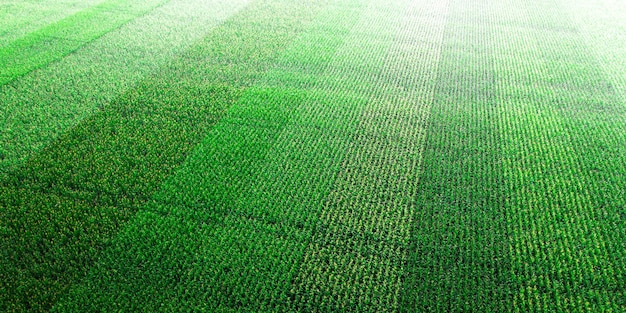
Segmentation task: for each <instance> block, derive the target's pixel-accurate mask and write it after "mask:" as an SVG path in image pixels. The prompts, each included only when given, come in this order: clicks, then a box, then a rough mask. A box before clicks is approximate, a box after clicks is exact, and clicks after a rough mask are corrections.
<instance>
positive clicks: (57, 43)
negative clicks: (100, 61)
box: [0, 0, 169, 86]
mask: <svg viewBox="0 0 626 313" xmlns="http://www.w3.org/2000/svg"><path fill="white" fill-rule="evenodd" d="M168 1H169V0H147V1H130V0H108V1H105V2H102V3H99V4H98V5H95V6H92V7H89V8H87V9H85V10H83V11H80V12H78V13H76V14H73V15H71V16H69V17H67V18H64V19H62V20H60V21H58V22H56V23H53V24H51V25H48V26H46V27H44V28H42V29H40V30H38V31H35V32H32V33H30V34H28V35H26V36H24V37H22V38H20V39H18V40H15V41H13V42H11V43H10V44H9V45H7V46H4V47H2V48H0V86H3V85H5V84H7V83H9V82H11V81H13V80H15V79H16V78H18V77H21V76H23V75H25V74H27V73H29V72H31V71H33V70H35V69H38V68H41V67H44V66H46V65H48V64H49V63H51V62H54V61H57V60H59V59H61V58H63V57H64V56H66V55H68V54H70V53H72V52H74V51H76V50H77V49H79V48H80V47H82V46H84V45H85V44H87V43H89V42H91V41H93V40H95V39H97V38H99V37H101V36H102V35H104V34H106V33H108V32H110V31H112V30H114V29H117V28H119V27H121V26H122V25H124V24H126V23H128V22H129V21H131V20H133V19H135V18H137V17H139V16H141V15H144V14H146V13H147V12H149V11H151V10H153V9H155V8H157V7H159V6H161V5H163V4H165V3H167V2H168Z"/></svg>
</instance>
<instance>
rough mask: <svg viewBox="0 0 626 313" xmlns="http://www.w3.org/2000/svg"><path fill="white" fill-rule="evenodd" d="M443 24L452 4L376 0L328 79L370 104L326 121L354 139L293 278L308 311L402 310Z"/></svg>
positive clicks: (334, 114) (296, 304)
mask: <svg viewBox="0 0 626 313" xmlns="http://www.w3.org/2000/svg"><path fill="white" fill-rule="evenodd" d="M424 7H428V9H424ZM443 21H445V5H443V6H442V5H437V4H436V3H434V2H429V1H428V2H427V1H423V2H418V3H416V2H409V1H396V2H393V3H389V2H376V1H374V2H372V3H370V6H369V7H368V10H367V11H366V12H364V14H363V16H362V18H361V20H360V23H359V24H357V26H355V28H354V30H355V31H354V32H353V33H352V34H351V36H350V37H349V38H348V39H347V40H345V42H344V45H343V47H342V49H341V50H340V51H339V52H338V53H337V54H336V58H335V59H334V62H333V65H334V66H333V68H332V71H329V73H327V74H326V75H322V76H321V77H327V78H329V79H333V78H334V79H335V80H336V81H337V82H336V84H337V86H340V87H342V88H343V89H344V90H346V92H350V93H353V94H358V95H360V97H362V98H363V99H364V100H365V103H364V104H363V105H362V106H361V107H359V108H356V109H355V108H344V109H343V110H342V109H340V110H338V112H333V111H332V110H328V111H329V112H328V113H331V114H332V115H327V116H322V117H321V118H320V119H319V120H320V121H324V123H325V124H322V125H324V127H325V128H324V129H326V131H331V132H332V131H338V130H341V131H342V133H344V136H346V137H347V138H348V140H349V141H350V142H351V144H350V145H349V146H348V147H346V148H344V149H345V150H346V152H345V154H346V155H345V157H344V161H343V162H342V165H341V171H340V172H339V173H338V175H337V178H336V182H335V184H334V186H333V189H332V190H331V193H330V194H329V196H328V198H327V200H326V201H325V203H324V207H323V208H322V212H321V215H320V218H319V222H318V224H317V227H316V228H315V232H314V234H313V238H312V239H311V242H310V243H309V246H308V247H307V249H306V253H305V254H304V259H303V261H302V262H303V263H302V265H301V266H300V271H299V273H298V276H297V277H296V279H295V280H294V284H293V290H294V291H293V292H294V294H295V297H296V301H295V302H294V308H295V309H296V310H297V311H299V312H394V311H397V310H398V309H399V305H400V303H399V300H400V299H399V295H400V292H401V287H402V283H401V279H402V276H403V271H404V264H405V259H406V253H407V250H408V249H407V248H408V241H409V234H410V232H409V230H410V225H411V217H412V208H413V206H414V200H413V196H414V194H415V187H416V183H417V180H418V178H417V176H418V173H419V166H420V161H421V152H422V151H421V150H422V148H423V139H424V134H425V133H424V130H425V128H424V126H425V120H426V119H427V117H428V112H429V109H428V108H429V105H430V103H431V101H432V98H431V97H432V87H433V79H434V77H433V75H432V74H433V73H434V71H433V67H435V68H436V64H437V60H438V58H439V55H440V47H441V45H440V44H441V37H442V34H443V26H444V23H443ZM425 26H430V27H429V28H428V31H422V32H417V31H416V30H417V29H425ZM364 60H367V62H363V61H364ZM362 62H363V63H364V64H365V65H364V67H363V68H359V67H358V66H356V65H357V64H359V63H362ZM408 73H411V74H412V75H409V74H408ZM333 74H334V75H335V77H333ZM337 78H345V79H339V80H337ZM338 107H339V108H341V106H338ZM328 113H327V114H328ZM314 121H315V119H314ZM316 122H319V121H316ZM346 126H348V127H347V128H346ZM346 130H347V132H346Z"/></svg>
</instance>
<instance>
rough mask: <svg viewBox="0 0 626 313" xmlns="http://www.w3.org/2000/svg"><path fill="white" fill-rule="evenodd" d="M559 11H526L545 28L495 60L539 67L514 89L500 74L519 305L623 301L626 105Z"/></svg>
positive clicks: (615, 305)
mask: <svg viewBox="0 0 626 313" xmlns="http://www.w3.org/2000/svg"><path fill="white" fill-rule="evenodd" d="M562 11H564V10H563V7H561V6H559V5H556V4H554V5H551V6H545V7H544V8H543V12H544V14H547V15H548V16H550V17H549V18H548V17H541V16H537V15H535V14H532V16H534V18H535V19H537V20H533V19H532V18H531V17H530V16H531V15H530V14H529V20H531V23H537V24H540V25H544V26H545V28H546V29H547V30H546V29H544V30H540V31H537V30H533V29H528V30H525V32H524V33H523V37H524V38H527V39H528V40H527V41H525V42H524V43H523V44H524V45H525V47H526V48H525V50H524V53H520V52H519V51H517V49H515V47H512V46H511V45H512V44H513V43H514V41H513V40H508V41H504V42H502V43H501V44H500V45H501V48H499V50H501V51H503V50H504V51H508V52H507V53H500V54H499V55H502V57H501V58H500V59H499V60H498V62H497V63H496V65H497V66H498V67H501V68H508V69H513V71H518V72H522V73H524V72H525V73H528V75H529V76H532V77H534V79H533V81H532V84H529V83H527V84H526V86H524V85H522V84H520V83H519V82H518V83H517V88H516V89H515V92H511V91H510V89H509V88H508V87H507V86H509V85H512V84H513V82H512V79H510V78H506V77H503V79H502V81H501V82H499V83H498V85H499V86H500V87H499V89H500V90H501V91H500V92H501V93H503V95H506V98H505V100H504V101H502V104H503V105H502V113H501V114H502V118H501V123H502V125H503V126H502V128H503V129H504V130H506V131H503V153H504V156H505V158H504V159H503V160H504V162H505V165H506V166H505V168H506V169H507V170H506V172H505V177H507V181H508V184H507V187H506V188H507V192H508V194H510V198H509V199H508V202H507V208H508V210H509V212H510V214H511V217H510V220H509V222H508V223H509V225H510V229H511V236H512V238H513V240H512V242H511V246H510V249H511V256H512V272H513V277H514V279H515V282H516V284H517V285H518V286H517V289H518V291H516V292H515V293H514V301H515V303H516V308H515V309H516V310H517V311H521V312H524V311H536V312H541V311H545V312H553V311H572V312H598V311H621V310H623V309H624V305H625V304H624V301H623V299H624V288H625V286H624V283H623V281H624V280H623V275H624V274H623V273H624V270H625V269H626V267H625V265H624V261H623V260H624V257H623V253H624V252H623V251H624V245H623V242H624V235H625V233H624V231H623V226H621V225H623V220H622V218H621V217H620V210H621V209H620V207H623V201H624V200H623V197H620V196H619V193H620V192H621V193H622V194H623V191H618V190H617V189H618V187H617V186H619V185H622V184H621V183H620V181H621V180H622V179H623V178H622V177H621V176H623V175H622V174H620V173H623V171H624V167H623V161H620V158H621V156H620V152H619V151H620V150H623V149H622V147H623V146H624V143H625V141H624V139H626V138H624V136H623V125H620V124H621V122H620V120H622V121H623V116H624V113H625V112H624V108H623V106H621V105H619V102H620V101H619V97H620V96H619V95H618V94H616V93H615V90H613V88H610V87H609V86H610V85H611V81H610V80H608V78H607V76H606V74H605V73H603V72H601V71H600V69H601V67H600V66H598V63H597V60H596V59H595V58H593V57H590V56H593V54H592V53H591V52H590V51H589V50H587V49H585V48H584V47H585V45H584V42H583V41H582V40H581V38H580V36H579V35H578V34H577V33H576V32H564V31H563V30H574V29H576V26H575V25H574V24H573V23H572V21H571V20H569V18H568V15H562V16H560V17H559V18H555V16H557V14H556V13H557V12H562ZM511 54H514V55H516V56H517V58H511V57H510V55H511ZM520 61H523V62H520ZM520 85H521V86H520ZM524 87H525V88H524ZM613 188H615V189H613ZM616 192H617V193H618V195H617V196H616V195H615V193H616Z"/></svg>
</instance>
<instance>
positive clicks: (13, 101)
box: [0, 0, 243, 176]
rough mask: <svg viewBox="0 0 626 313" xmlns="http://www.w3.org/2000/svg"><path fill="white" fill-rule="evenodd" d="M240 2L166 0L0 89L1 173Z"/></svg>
mask: <svg viewBox="0 0 626 313" xmlns="http://www.w3.org/2000/svg"><path fill="white" fill-rule="evenodd" d="M242 2H243V1H240V2H234V1H233V2H231V3H230V4H229V5H224V4H223V3H222V2H221V1H209V2H207V1H194V2H189V1H179V0H176V1H171V2H169V3H168V4H166V5H164V6H163V7H161V8H158V9H156V10H153V11H152V12H151V13H150V14H147V15H144V16H142V17H139V18H137V19H135V20H133V21H132V22H130V23H127V24H126V25H125V26H124V27H121V28H119V29H118V30H116V31H112V32H110V33H108V34H106V35H105V36H102V37H101V38H99V39H98V40H96V41H94V42H92V43H90V44H89V45H86V46H84V47H83V48H81V49H79V50H77V51H76V52H74V53H73V54H71V55H69V56H67V57H65V58H63V59H61V60H59V61H58V62H53V63H52V64H50V65H48V66H47V67H46V68H42V69H40V70H38V71H34V72H31V73H29V74H28V75H26V76H23V77H21V78H20V79H19V80H16V81H13V82H12V83H11V84H8V85H5V86H2V87H0V102H2V104H3V105H2V106H1V107H0V115H2V116H3V117H4V119H3V121H2V122H1V123H2V124H1V129H0V141H2V142H3V145H2V149H3V150H4V151H3V157H2V159H1V160H0V175H4V176H6V174H7V173H8V172H10V171H11V170H14V169H16V168H17V167H19V166H20V165H21V164H22V163H23V162H24V161H25V160H27V159H28V158H30V157H31V156H32V155H34V154H35V153H36V152H38V151H39V150H40V149H41V148H42V147H43V146H45V145H48V144H49V143H50V142H52V141H53V140H54V139H56V138H57V137H58V136H59V135H60V134H62V133H64V132H65V131H67V130H69V129H71V128H72V127H73V126H75V125H76V124H78V123H79V122H80V121H81V120H83V119H84V118H86V117H88V116H90V115H93V114H96V113H97V112H98V111H99V110H101V109H103V108H104V107H105V106H108V105H109V104H110V102H111V101H112V100H113V99H115V97H117V96H119V95H120V94H122V93H124V92H125V91H127V90H128V89H131V88H133V87H134V86H135V84H136V82H137V81H139V80H141V78H143V77H145V76H146V75H148V74H149V73H151V72H153V71H155V70H156V69H157V68H158V67H159V66H163V65H164V64H165V63H166V62H168V61H169V60H170V59H171V58H173V57H176V56H178V55H180V53H181V52H182V51H184V49H186V48H187V47H188V46H189V45H190V44H191V43H192V42H193V41H194V40H196V39H198V38H199V37H201V36H203V35H204V34H205V33H206V32H207V31H208V30H209V29H210V28H211V27H213V26H215V25H216V24H217V23H219V22H220V21H222V20H223V19H225V18H226V17H227V16H228V15H230V14H233V13H234V12H235V11H236V10H237V9H238V8H239V7H241V6H242ZM219 4H221V6H220V5H219ZM187 6H193V8H189V7H187ZM181 34H184V36H183V35H181Z"/></svg>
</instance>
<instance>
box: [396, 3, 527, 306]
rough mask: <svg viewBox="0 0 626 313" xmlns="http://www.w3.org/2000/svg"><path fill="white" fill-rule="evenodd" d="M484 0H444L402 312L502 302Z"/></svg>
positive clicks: (503, 256) (504, 273) (508, 284)
mask: <svg viewBox="0 0 626 313" xmlns="http://www.w3.org/2000/svg"><path fill="white" fill-rule="evenodd" d="M492 7H493V6H492V4H491V3H490V2H481V3H479V4H477V3H468V2H466V1H450V3H449V16H448V23H447V26H446V31H445V34H444V37H443V48H442V56H441V59H440V62H439V68H438V73H437V77H438V78H437V82H436V83H435V85H436V88H435V99H434V103H433V105H432V111H431V115H430V120H429V131H428V135H427V139H426V145H425V150H424V153H423V163H422V169H423V172H422V173H421V174H420V176H419V183H418V187H417V192H416V199H415V209H414V210H413V211H412V213H413V217H412V220H413V225H412V229H411V241H410V250H409V254H408V260H407V269H406V274H405V277H404V286H403V294H402V302H401V303H402V305H401V310H402V311H404V312H505V311H507V310H508V309H510V307H511V306H512V302H511V301H510V300H511V297H510V296H509V293H510V291H511V290H512V289H513V288H514V287H515V286H514V285H513V284H512V281H511V280H510V268H511V265H510V260H509V257H508V242H507V239H508V233H507V225H506V221H507V219H506V216H507V213H506V212H505V211H504V199H505V198H504V194H503V191H502V189H501V184H502V170H501V165H500V162H501V161H500V143H499V140H500V138H499V135H500V133H499V129H498V124H497V114H498V111H497V110H496V107H497V102H496V99H494V86H493V81H494V75H495V73H494V69H493V67H492V64H491V62H492V57H491V55H490V53H491V51H490V50H489V46H490V44H491V43H492V41H493V40H494V39H495V38H494V35H495V34H494V33H493V25H494V24H496V23H498V22H499V20H501V19H503V18H505V17H502V16H498V15H495V14H493V11H491V8H492Z"/></svg>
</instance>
